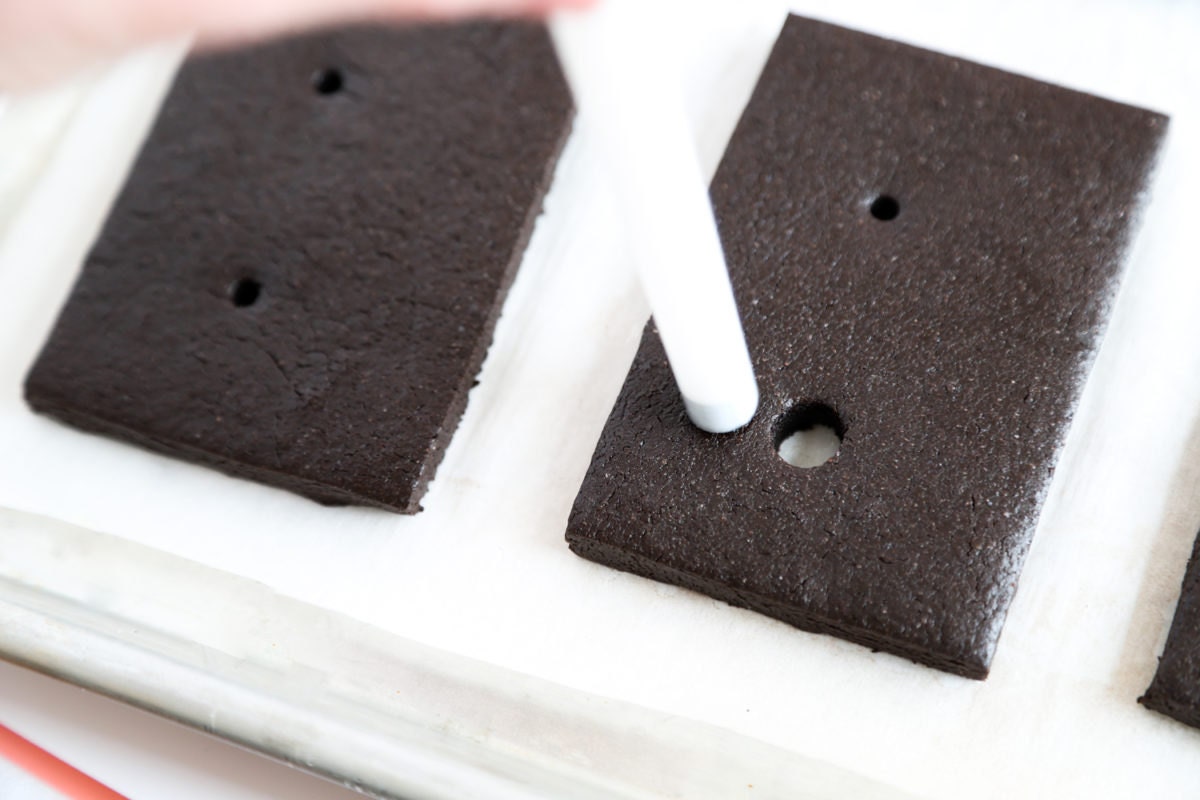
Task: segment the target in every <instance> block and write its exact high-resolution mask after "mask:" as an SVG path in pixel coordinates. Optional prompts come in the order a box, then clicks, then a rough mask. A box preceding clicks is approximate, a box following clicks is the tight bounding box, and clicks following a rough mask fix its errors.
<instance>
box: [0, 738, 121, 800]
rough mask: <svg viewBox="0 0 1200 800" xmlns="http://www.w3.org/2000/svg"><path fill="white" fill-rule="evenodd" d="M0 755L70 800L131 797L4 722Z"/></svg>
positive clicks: (103, 799)
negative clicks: (64, 759) (89, 775)
mask: <svg viewBox="0 0 1200 800" xmlns="http://www.w3.org/2000/svg"><path fill="white" fill-rule="evenodd" d="M0 758H5V759H7V760H9V761H11V762H12V763H14V764H16V765H17V766H18V767H20V768H21V769H23V770H25V771H26V772H28V773H29V774H30V775H32V776H33V777H35V778H37V779H38V780H40V781H41V782H42V783H44V784H46V785H47V786H50V787H52V788H54V789H57V790H58V791H59V792H61V793H62V794H65V795H66V796H67V797H69V798H71V800H128V798H127V797H125V795H122V794H117V793H116V792H114V791H113V790H112V789H109V788H108V787H107V786H105V785H104V784H102V783H100V782H99V781H97V780H95V779H94V778H91V777H88V776H87V775H84V774H83V773H82V772H80V771H79V770H77V769H75V768H74V767H72V766H71V765H70V764H68V763H67V762H65V761H63V760H62V759H60V758H57V757H56V756H53V755H51V754H50V753H47V752H46V751H45V750H43V749H42V748H40V747H38V746H37V745H36V744H34V743H33V742H31V741H29V740H28V739H26V738H25V737H23V736H20V735H19V734H17V733H15V732H13V731H11V730H9V729H8V728H6V727H4V726H3V725H0Z"/></svg>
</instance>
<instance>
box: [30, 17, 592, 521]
mask: <svg viewBox="0 0 1200 800" xmlns="http://www.w3.org/2000/svg"><path fill="white" fill-rule="evenodd" d="M572 113H573V112H572V103H571V99H570V94H569V92H568V90H567V87H566V84H565V82H564V79H563V76H562V74H561V71H560V69H559V65H558V61H557V58H556V56H555V53H554V51H553V48H552V46H551V43H550V40H549V37H548V35H547V32H546V30H545V28H544V27H543V26H541V25H536V24H532V23H521V22H511V23H479V24H466V25H454V26H434V27H420V28H408V29H387V28H353V29H344V30H340V31H334V32H327V33H319V34H315V35H309V36H304V37H301V38H296V39H292V40H290V41H286V42H282V43H274V44H267V45H262V46H259V47H256V48H253V49H250V50H246V51H241V52H228V53H218V54H212V55H205V56H203V57H199V58H196V59H194V60H191V61H189V62H188V63H187V64H185V65H184V67H183V69H182V71H181V72H180V74H179V76H178V78H177V79H176V82H175V85H174V88H173V90H172V92H171V94H170V96H169V98H168V99H167V101H166V103H165V105H164V107H163V109H162V112H161V115H160V117H159V119H158V121H157V124H156V126H155V127H154V129H153V132H152V133H151V135H150V137H149V140H148V141H147V143H146V145H145V148H144V150H143V152H142V154H141V156H140V158H139V160H138V162H137V164H136V166H135V167H134V170H133V174H132V176H131V177H130V179H129V182H128V185H127V186H126V187H125V189H124V192H123V193H122V195H121V197H120V198H119V200H118V202H117V204H116V207H115V209H114V210H113V212H112V215H111V217H110V219H109V221H108V223H107V226H106V227H105V229H104V231H103V233H102V235H101V236H100V238H99V241H98V242H97V243H96V245H95V248H94V249H93V251H92V252H91V255H90V256H89V258H88V260H87V263H86V265H85V267H84V270H83V273H82V275H81V277H80V278H79V281H78V283H77V285H76V286H75V289H74V292H73V294H72V295H71V298H70V300H69V302H68V304H67V306H66V308H65V310H64V311H63V313H62V315H61V317H60V319H59V321H58V324H57V327H56V328H55V329H54V332H53V334H52V335H51V337H50V340H49V342H48V343H47V344H46V347H45V349H44V351H43V352H42V354H41V356H40V358H39V359H38V361H37V363H36V364H35V366H34V368H33V370H32V372H31V373H30V375H29V377H28V380H27V383H26V395H27V398H28V400H29V403H30V404H31V405H32V406H33V407H34V408H35V409H36V410H38V411H41V412H44V413H47V414H50V415H53V416H55V417H58V418H60V419H62V420H64V421H66V422H68V423H70V424H73V425H76V426H79V427H81V428H85V429H88V430H92V431H97V432H100V433H104V434H109V435H112V436H117V437H120V438H122V439H126V440H128V441H132V442H135V443H137V444H141V445H144V446H147V447H150V448H153V449H156V450H160V451H163V452H166V453H168V454H171V455H175V456H179V457H183V458H188V459H191V460H195V461H199V462H202V463H205V464H209V465H212V466H215V467H218V468H220V469H223V470H226V471H228V472H231V473H233V474H236V475H240V476H244V477H248V478H252V479H255V480H259V481H263V482H265V483H270V484H273V485H276V486H280V487H283V488H286V489H291V490H293V491H297V492H300V493H302V494H305V495H308V496H310V497H312V498H314V499H316V500H319V501H322V502H329V503H366V504H372V505H378V506H383V507H386V508H391V509H395V510H397V511H403V512H410V513H411V512H415V511H417V510H419V506H418V503H419V501H420V498H421V495H422V494H423V493H424V491H425V487H426V484H427V483H428V482H429V480H430V478H431V477H432V475H433V473H434V470H435V469H436V467H437V464H438V462H439V461H440V460H441V457H442V453H443V451H444V450H445V447H446V445H447V443H448V441H449V438H450V436H451V434H452V433H453V431H454V429H455V427H456V426H457V424H458V420H459V418H460V416H461V414H462V412H463V409H464V408H465V405H466V399H467V392H468V391H469V389H470V387H471V384H472V380H473V378H474V377H475V374H476V373H477V372H478V370H479V367H480V365H481V363H482V361H483V357H484V355H485V353H486V351H487V347H488V345H489V342H490V340H491V334H492V330H493V327H494V325H495V322H496V318H497V316H498V314H499V311H500V307H501V304H502V302H503V299H504V297H505V294H506V292H507V290H508V287H509V285H510V284H511V282H512V279H513V277H514V273H515V270H516V267H517V265H518V263H519V260H520V258H521V255H522V253H523V251H524V248H525V245H526V243H527V242H528V239H529V236H530V233H531V231H532V228H533V224H534V221H535V219H536V217H537V215H538V213H539V212H540V209H541V202H542V197H543V195H544V193H545V191H546V189H547V187H548V185H549V182H550V179H551V173H552V170H553V167H554V164H555V162H556V159H557V156H558V154H559V152H560V150H561V147H562V145H563V143H564V141H565V139H566V136H567V134H568V132H569V129H570V122H571V117H572Z"/></svg>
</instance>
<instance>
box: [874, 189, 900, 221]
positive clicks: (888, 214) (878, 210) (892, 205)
mask: <svg viewBox="0 0 1200 800" xmlns="http://www.w3.org/2000/svg"><path fill="white" fill-rule="evenodd" d="M899 213H900V202H899V201H898V200H896V198H894V197H892V196H891V195H888V194H881V195H879V197H876V198H875V202H873V203H871V216H872V217H874V218H875V219H878V220H882V221H883V222H887V221H888V220H893V219H895V218H896V216H897V215H898V214H899Z"/></svg>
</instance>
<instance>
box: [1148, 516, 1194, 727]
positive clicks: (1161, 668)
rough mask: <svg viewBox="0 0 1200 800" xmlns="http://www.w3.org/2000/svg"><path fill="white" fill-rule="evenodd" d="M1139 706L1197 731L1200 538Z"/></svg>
mask: <svg viewBox="0 0 1200 800" xmlns="http://www.w3.org/2000/svg"><path fill="white" fill-rule="evenodd" d="M1141 702H1142V704H1143V705H1145V706H1146V708H1152V709H1154V710H1155V711H1159V712H1161V713H1163V714H1166V715H1167V716H1168V717H1174V718H1175V719H1177V720H1179V721H1180V722H1184V723H1186V724H1188V725H1191V726H1192V727H1193V728H1200V537H1197V539H1196V544H1195V545H1194V547H1193V549H1192V559H1191V561H1190V562H1188V568H1187V573H1186V574H1185V575H1184V578H1183V589H1182V590H1181V591H1180V594H1179V604H1178V605H1177V606H1176V607H1175V618H1174V620H1173V621H1172V622H1171V632H1170V634H1168V636H1167V644H1166V647H1165V648H1163V654H1162V658H1161V659H1160V660H1159V662H1158V671H1157V672H1156V673H1154V680H1153V681H1152V682H1151V684H1150V688H1148V689H1147V690H1146V694H1145V695H1143V696H1142V699H1141Z"/></svg>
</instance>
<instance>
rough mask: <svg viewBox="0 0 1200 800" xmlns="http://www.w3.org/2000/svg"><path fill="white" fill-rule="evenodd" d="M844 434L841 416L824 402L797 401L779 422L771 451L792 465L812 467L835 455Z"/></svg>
mask: <svg viewBox="0 0 1200 800" xmlns="http://www.w3.org/2000/svg"><path fill="white" fill-rule="evenodd" d="M845 434H846V427H845V425H844V424H842V418H841V417H839V416H838V413H837V412H836V411H834V410H833V409H832V408H830V407H829V406H827V405H825V404H824V403H800V404H798V405H796V406H793V407H792V409H791V410H790V411H788V412H787V413H786V414H784V415H783V419H781V420H780V421H779V427H778V428H776V434H775V450H776V452H777V453H779V457H780V458H782V459H783V460H784V461H785V462H787V463H788V464H790V465H792V466H793V467H798V468H800V469H812V468H813V467H819V466H821V465H822V464H824V463H826V462H828V461H829V460H830V459H832V458H833V457H834V456H836V455H837V454H838V451H839V450H840V449H841V447H842V437H843V436H845Z"/></svg>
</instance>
